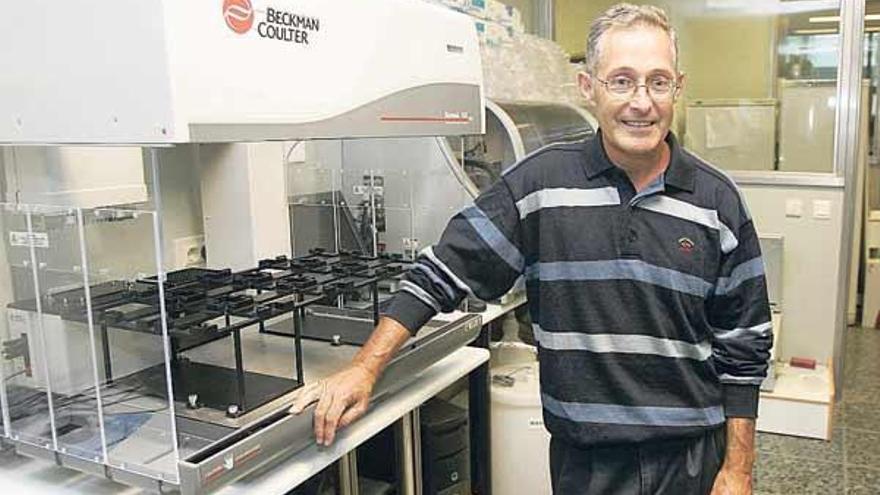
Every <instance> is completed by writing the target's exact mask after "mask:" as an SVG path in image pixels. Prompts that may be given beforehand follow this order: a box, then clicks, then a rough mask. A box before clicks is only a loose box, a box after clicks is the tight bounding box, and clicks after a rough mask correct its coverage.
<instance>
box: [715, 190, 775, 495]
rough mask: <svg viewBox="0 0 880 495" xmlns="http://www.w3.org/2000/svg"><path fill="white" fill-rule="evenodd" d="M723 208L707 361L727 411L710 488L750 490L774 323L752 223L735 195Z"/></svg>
mask: <svg viewBox="0 0 880 495" xmlns="http://www.w3.org/2000/svg"><path fill="white" fill-rule="evenodd" d="M724 211H725V212H726V214H725V217H726V218H724V219H722V221H723V222H725V224H726V225H730V226H731V227H732V229H729V230H728V231H727V232H728V234H729V235H727V236H726V241H723V242H722V256H721V266H720V269H719V277H718V280H717V282H716V284H715V288H714V291H713V294H712V295H711V297H710V298H709V300H708V302H707V311H708V318H709V323H710V325H711V326H712V361H713V364H714V367H715V370H716V372H717V373H718V379H719V381H720V382H721V387H722V393H723V400H724V411H725V415H726V416H727V451H726V453H725V458H724V463H723V464H722V466H721V470H720V471H719V473H718V476H717V477H716V479H715V485H714V488H713V491H712V494H713V495H728V494H729V495H750V494H751V493H752V488H751V487H752V466H753V465H754V461H755V418H757V416H758V397H759V388H760V385H761V382H763V381H764V379H765V378H766V376H767V368H768V366H769V364H770V363H769V359H770V348H771V346H772V345H773V329H772V324H771V313H770V303H769V301H768V298H767V280H766V278H765V276H764V261H763V259H762V257H761V246H760V242H759V240H758V233H757V231H756V230H755V225H754V223H753V221H752V219H751V218H750V217H749V214H748V210H747V209H746V206H745V204H743V203H742V202H741V200H740V199H737V200H735V206H734V207H729V208H726V209H725V210H724ZM734 211H736V212H738V213H732V212H734Z"/></svg>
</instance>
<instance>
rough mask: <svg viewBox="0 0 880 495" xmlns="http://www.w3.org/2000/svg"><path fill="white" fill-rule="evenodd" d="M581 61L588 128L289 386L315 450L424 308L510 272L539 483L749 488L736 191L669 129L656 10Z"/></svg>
mask: <svg viewBox="0 0 880 495" xmlns="http://www.w3.org/2000/svg"><path fill="white" fill-rule="evenodd" d="M586 53H587V55H586V65H587V67H586V72H585V73H582V74H580V75H579V78H578V81H579V84H580V88H581V90H582V92H583V94H584V95H585V97H586V98H587V100H588V101H589V103H590V105H591V107H592V109H593V111H594V114H595V116H596V118H597V119H598V121H599V124H600V132H599V133H598V134H597V136H596V137H595V138H592V139H589V140H587V141H586V142H582V143H576V144H565V145H555V146H550V147H547V148H544V149H542V150H540V151H538V152H536V153H534V154H532V155H531V156H529V157H527V158H526V159H524V160H523V161H522V162H520V163H519V164H517V165H516V166H514V167H513V168H511V169H510V170H508V171H507V172H506V173H505V174H504V176H503V177H502V179H501V180H499V181H498V182H497V183H496V184H495V185H494V186H493V187H492V188H490V189H489V190H488V191H487V192H485V193H484V194H482V195H481V196H480V197H479V198H477V200H476V201H475V205H474V206H473V207H471V208H468V209H465V210H464V211H463V212H461V213H459V214H458V215H456V216H455V217H454V218H453V219H452V220H451V221H450V223H449V225H448V226H447V228H446V230H445V232H444V233H443V236H442V238H441V240H440V242H439V244H438V245H437V246H435V247H434V248H429V249H427V250H426V251H425V252H424V253H423V255H422V256H421V257H420V258H419V260H418V262H417V263H416V265H415V268H414V269H413V270H412V271H411V272H410V273H409V274H408V275H407V277H406V281H405V282H404V283H403V284H402V291H401V292H400V293H399V295H398V296H397V297H396V298H395V299H394V301H393V302H392V304H391V306H390V308H389V309H388V311H387V313H386V314H385V315H384V317H383V318H382V320H381V321H380V323H379V325H378V327H377V329H376V331H375V332H374V334H373V336H372V337H371V339H370V341H369V342H368V343H367V344H366V345H365V346H364V347H363V349H362V350H361V351H360V352H359V354H358V355H357V357H356V358H355V360H354V362H353V363H352V365H351V366H350V367H349V368H348V369H346V370H344V371H342V372H340V373H338V374H337V375H334V376H333V377H331V378H330V379H328V380H326V381H325V382H322V383H320V384H318V385H316V386H313V387H311V388H308V389H306V390H305V391H304V392H303V393H302V394H301V395H300V397H299V398H298V400H297V403H296V404H295V405H294V407H293V410H294V412H299V411H301V410H302V409H303V408H304V407H305V406H306V405H307V404H309V403H311V402H314V401H316V400H317V401H318V405H317V409H316V412H315V433H316V436H317V440H318V442H319V443H323V444H329V443H330V442H332V441H333V437H334V434H335V431H336V429H337V428H339V427H343V426H345V425H348V424H349V423H351V422H352V421H353V420H354V419H356V418H357V417H358V416H360V415H361V414H363V412H364V411H365V410H366V408H367V404H368V400H369V395H370V391H371V390H372V387H373V384H374V383H375V381H376V379H377V377H378V376H379V374H380V373H381V370H382V369H383V367H384V366H385V364H386V363H387V362H388V360H389V358H390V357H391V356H392V355H393V354H394V352H395V351H396V350H397V349H398V348H399V346H400V345H401V344H402V343H403V342H404V341H405V340H406V339H407V338H408V337H409V336H410V334H411V333H412V332H415V331H417V330H418V329H419V327H421V326H422V325H423V324H424V323H425V322H426V321H427V320H428V319H430V318H431V317H432V316H433V315H434V314H436V312H437V311H450V310H452V309H453V308H455V307H456V305H457V304H458V302H459V301H460V300H461V299H462V298H463V297H464V296H465V294H468V293H473V294H474V295H476V296H477V297H480V298H483V299H493V298H496V297H498V296H500V295H502V294H504V293H505V292H506V291H507V290H509V289H510V287H511V286H512V285H513V284H514V282H515V281H516V279H517V278H518V277H520V276H521V275H522V276H524V277H525V280H526V289H527V294H528V300H529V310H530V314H531V317H532V321H533V322H534V331H535V337H536V340H537V342H538V346H539V361H540V369H541V391H542V401H543V406H544V419H545V424H546V425H547V428H548V430H549V431H550V433H551V434H552V440H551V445H550V465H551V477H552V483H553V490H554V492H555V493H557V494H563V495H569V494H635V493H643V494H648V493H651V494H654V493H664V494H690V493H694V494H702V493H712V494H719V495H720V494H737V495H739V494H749V493H751V484H752V465H753V462H754V451H755V449H754V435H755V433H754V428H755V426H754V418H755V417H756V415H757V403H758V387H759V385H760V383H761V381H762V380H763V378H764V377H765V374H766V369H767V360H768V358H769V349H770V346H771V341H772V335H771V330H770V309H769V305H768V302H767V293H766V282H765V279H764V275H763V263H762V260H761V257H760V249H759V244H758V238H757V234H756V232H755V228H754V225H753V224H752V221H751V219H750V217H749V214H748V211H747V209H746V206H745V204H744V203H743V200H742V198H741V196H740V195H739V193H738V191H737V189H736V186H735V185H734V184H733V183H732V182H731V181H730V180H729V179H728V178H727V177H726V176H725V175H723V174H722V173H720V172H719V171H718V170H716V169H715V168H713V167H711V166H710V165H708V164H706V163H705V162H702V161H701V160H700V159H698V158H697V157H695V156H694V155H691V154H689V153H687V152H686V151H684V150H683V149H681V147H680V146H679V145H678V143H677V141H676V140H675V137H674V136H673V135H672V133H671V132H670V131H669V128H670V124H671V122H672V116H673V107H674V102H675V100H676V98H678V97H679V96H680V93H681V90H682V83H683V81H684V77H683V76H682V75H681V74H680V73H679V71H678V69H677V60H678V49H677V44H676V37H675V32H674V30H673V29H672V28H671V27H670V25H669V21H668V19H667V17H666V14H665V13H664V12H663V11H662V10H660V9H657V8H654V7H646V6H642V7H637V6H633V5H629V4H619V5H616V6H614V7H612V8H610V9H609V10H607V11H606V12H605V13H604V14H603V15H602V16H600V17H599V18H598V19H596V20H595V21H594V22H593V24H592V26H591V29H590V34H589V36H588V40H587V52H586ZM499 434H503V432H499ZM512 468H513V467H512ZM502 495H508V494H502Z"/></svg>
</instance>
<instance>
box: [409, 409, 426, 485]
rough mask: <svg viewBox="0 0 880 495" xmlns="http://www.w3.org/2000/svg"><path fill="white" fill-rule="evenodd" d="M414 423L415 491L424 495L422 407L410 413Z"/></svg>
mask: <svg viewBox="0 0 880 495" xmlns="http://www.w3.org/2000/svg"><path fill="white" fill-rule="evenodd" d="M410 417H411V418H412V419H411V421H410V422H411V423H412V438H413V467H414V469H413V472H414V474H415V493H416V495H422V488H423V481H422V480H423V478H422V476H423V475H424V473H422V418H421V409H419V408H418V407H417V408H415V409H413V410H412V412H411V413H410Z"/></svg>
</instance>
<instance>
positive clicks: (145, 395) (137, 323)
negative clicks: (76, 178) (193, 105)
mask: <svg viewBox="0 0 880 495" xmlns="http://www.w3.org/2000/svg"><path fill="white" fill-rule="evenodd" d="M82 216H83V227H84V239H85V245H86V258H87V263H88V272H87V273H88V282H89V288H88V289H89V290H88V293H89V296H90V299H91V309H92V313H93V322H94V331H95V334H96V355H97V363H98V369H97V375H98V380H99V384H100V387H99V390H100V399H101V407H102V409H103V422H104V429H105V440H106V444H107V463H108V464H110V465H112V466H116V467H118V468H121V469H123V470H126V471H129V472H133V473H138V474H141V475H144V476H147V477H150V478H155V479H163V480H167V481H172V482H176V480H177V460H178V450H177V443H178V441H177V438H175V426H176V425H175V421H174V417H173V415H172V405H171V397H173V394H172V393H171V392H170V391H169V380H168V375H167V370H168V366H167V363H166V359H165V352H164V345H165V341H164V339H163V332H164V330H163V325H162V314H163V313H162V305H161V304H160V289H164V287H160V282H159V281H158V279H157V278H156V273H157V272H158V269H157V265H156V258H157V256H156V249H157V246H158V242H157V240H156V238H155V234H154V233H155V228H156V225H155V222H156V218H155V214H154V213H152V212H144V211H135V210H124V209H91V210H83V212H82ZM120 240H122V242H123V243H124V244H123V245H125V246H126V247H127V249H124V250H120V249H119V248H118V247H119V245H120ZM83 292H84V291H83V290H82V289H76V291H74V292H72V294H71V297H77V295H78V294H82V293H83ZM169 296H171V295H170V294H169V293H168V292H167V291H166V292H165V305H166V307H168V310H169V311H171V310H175V309H176V310H178V311H179V310H180V308H177V307H175V303H176V302H177V301H176V300H175V299H174V298H173V296H171V297H169ZM168 330H169V331H171V330H172V328H169V329H168Z"/></svg>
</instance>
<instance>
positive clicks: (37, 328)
mask: <svg viewBox="0 0 880 495" xmlns="http://www.w3.org/2000/svg"><path fill="white" fill-rule="evenodd" d="M2 215H3V217H2V222H3V242H4V244H6V243H7V240H8V244H6V255H7V259H6V261H7V262H8V266H7V268H8V270H9V274H10V281H11V284H10V285H11V287H10V289H11V291H10V298H9V299H10V300H9V301H8V302H7V304H6V305H4V313H5V314H4V323H5V328H4V334H3V335H2V346H3V376H4V379H3V390H4V395H5V405H4V416H5V417H4V422H6V424H7V425H8V431H7V433H8V435H9V437H10V438H12V439H13V440H15V441H18V442H23V443H27V444H31V445H36V446H40V447H44V448H47V449H51V450H54V449H55V448H56V445H57V444H56V442H55V432H56V430H55V428H54V426H55V425H54V415H53V411H52V408H51V403H52V401H53V400H60V399H61V397H56V396H54V395H53V394H54V392H53V390H52V385H53V383H52V382H53V378H56V377H57V375H56V374H53V373H52V370H51V368H50V367H49V364H50V363H49V360H48V359H47V353H46V333H47V331H48V332H52V333H54V334H57V333H58V332H59V330H61V329H60V328H59V327H60V326H61V324H60V320H61V319H60V317H59V316H58V315H57V314H55V315H52V314H46V313H44V312H43V307H42V305H43V302H44V298H45V296H46V292H45V291H43V290H42V288H41V285H40V282H41V281H43V282H45V277H44V275H45V274H44V273H43V274H41V270H40V267H39V264H38V262H37V251H38V250H43V249H46V246H47V245H49V239H48V232H47V231H46V225H45V222H44V220H45V218H44V217H42V216H40V215H39V214H36V215H35V214H34V212H33V211H32V208H31V207H30V206H26V205H15V204H9V203H4V204H3V208H2ZM44 325H48V326H49V327H50V328H49V329H45V328H44ZM86 386H87V385H86Z"/></svg>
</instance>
